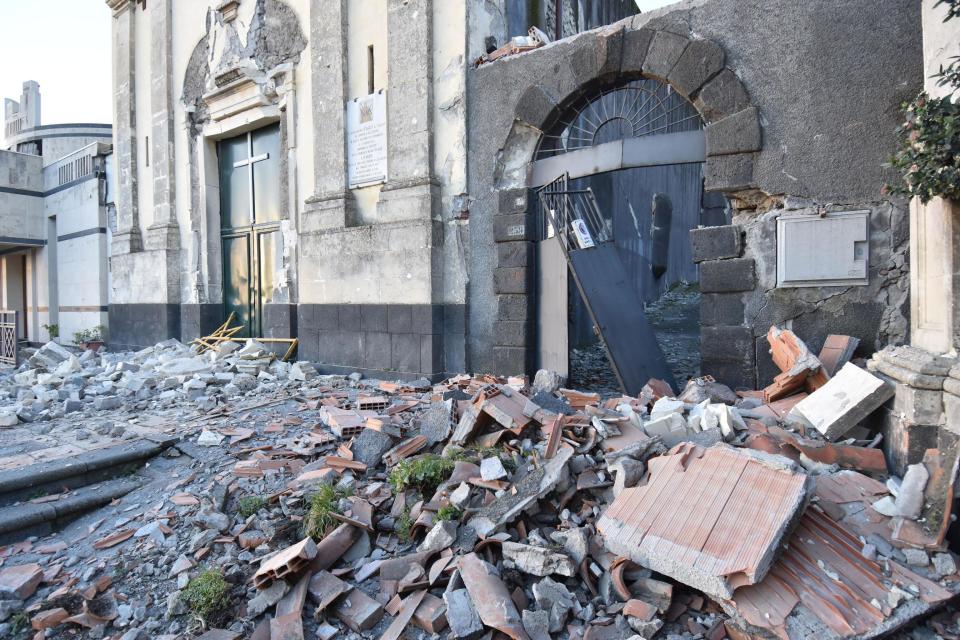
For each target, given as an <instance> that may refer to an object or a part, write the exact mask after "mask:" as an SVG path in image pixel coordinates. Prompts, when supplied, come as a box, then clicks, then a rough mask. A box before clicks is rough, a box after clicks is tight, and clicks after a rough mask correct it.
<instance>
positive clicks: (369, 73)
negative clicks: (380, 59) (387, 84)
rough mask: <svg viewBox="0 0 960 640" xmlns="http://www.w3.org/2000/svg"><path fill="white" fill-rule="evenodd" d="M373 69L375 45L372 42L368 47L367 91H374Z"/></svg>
mask: <svg viewBox="0 0 960 640" xmlns="http://www.w3.org/2000/svg"><path fill="white" fill-rule="evenodd" d="M373 71H374V56H373V45H372V44H371V45H370V46H369V47H367V93H368V94H370V93H373V92H374V87H373Z"/></svg>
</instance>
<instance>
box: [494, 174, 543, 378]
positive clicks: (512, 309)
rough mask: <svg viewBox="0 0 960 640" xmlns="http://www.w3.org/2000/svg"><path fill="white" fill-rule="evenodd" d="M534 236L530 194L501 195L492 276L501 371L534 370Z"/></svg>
mask: <svg viewBox="0 0 960 640" xmlns="http://www.w3.org/2000/svg"><path fill="white" fill-rule="evenodd" d="M535 234H536V229H535V225H534V224H533V220H532V216H531V215H530V214H528V213H527V190H526V189H513V190H505V191H501V192H500V194H499V205H498V212H497V215H496V216H495V218H494V221H493V240H494V242H495V243H496V248H497V255H496V268H495V269H494V272H493V282H494V292H495V294H496V296H497V302H496V306H497V320H496V324H495V325H494V343H493V344H494V346H493V359H494V363H495V366H496V369H497V370H498V371H527V370H529V369H530V368H531V367H532V366H534V365H533V356H534V349H535V345H536V340H535V337H534V334H533V323H534V316H533V314H532V313H530V310H531V308H532V307H533V305H532V304H531V296H532V292H533V279H534V273H535V263H534V262H533V241H534V240H535Z"/></svg>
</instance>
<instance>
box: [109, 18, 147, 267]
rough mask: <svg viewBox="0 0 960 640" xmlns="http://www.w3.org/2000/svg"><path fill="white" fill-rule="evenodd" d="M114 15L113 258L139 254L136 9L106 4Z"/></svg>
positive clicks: (140, 246)
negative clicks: (114, 220) (115, 186)
mask: <svg viewBox="0 0 960 640" xmlns="http://www.w3.org/2000/svg"><path fill="white" fill-rule="evenodd" d="M107 6H109V7H110V9H111V10H112V11H113V28H112V38H113V83H114V84H113V93H114V96H113V153H114V159H115V163H116V164H115V166H116V168H117V198H116V206H117V232H116V233H115V234H114V235H113V255H114V256H117V255H120V254H124V253H133V252H136V251H140V249H141V248H142V242H141V237H140V216H139V212H138V207H137V130H136V122H137V120H136V100H135V98H134V74H135V72H136V67H135V45H136V38H135V36H136V29H135V16H134V9H135V5H134V4H133V0H107Z"/></svg>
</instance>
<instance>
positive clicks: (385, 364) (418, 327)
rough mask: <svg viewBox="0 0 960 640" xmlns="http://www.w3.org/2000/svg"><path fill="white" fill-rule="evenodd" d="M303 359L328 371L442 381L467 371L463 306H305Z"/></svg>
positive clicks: (300, 312)
mask: <svg viewBox="0 0 960 640" xmlns="http://www.w3.org/2000/svg"><path fill="white" fill-rule="evenodd" d="M296 322H297V327H298V337H299V339H300V350H299V356H298V357H299V359H301V360H309V361H311V362H314V363H317V364H318V365H319V368H320V370H322V371H324V372H326V373H343V374H349V373H351V372H353V371H359V372H361V373H363V374H365V375H368V376H375V377H388V378H403V379H413V378H420V377H426V378H429V379H431V380H438V379H440V378H442V377H445V376H446V375H453V374H455V373H457V372H460V371H462V370H463V344H464V334H465V331H466V326H465V313H464V307H463V305H431V304H409V305H406V304H300V305H297V317H296Z"/></svg>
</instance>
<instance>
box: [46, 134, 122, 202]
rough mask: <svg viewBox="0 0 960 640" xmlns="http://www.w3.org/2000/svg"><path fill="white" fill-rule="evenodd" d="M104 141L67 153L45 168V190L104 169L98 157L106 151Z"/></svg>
mask: <svg viewBox="0 0 960 640" xmlns="http://www.w3.org/2000/svg"><path fill="white" fill-rule="evenodd" d="M106 146H107V145H105V144H104V143H102V142H92V143H90V144H88V145H87V146H85V147H82V148H80V149H77V150H76V151H74V152H72V153H69V154H67V155H65V156H64V157H62V158H60V159H59V160H56V161H54V162H52V163H50V164H48V165H47V166H45V167H44V168H43V190H44V191H50V190H51V189H56V188H57V187H60V186H63V185H65V184H67V183H70V182H73V181H74V180H79V179H80V178H83V177H86V176H88V175H90V174H92V173H95V172H97V171H102V170H103V168H102V166H101V164H102V163H101V162H100V161H99V160H98V157H99V156H100V155H102V154H103V153H104V152H105V148H104V147H106Z"/></svg>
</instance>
